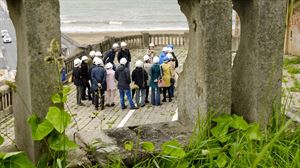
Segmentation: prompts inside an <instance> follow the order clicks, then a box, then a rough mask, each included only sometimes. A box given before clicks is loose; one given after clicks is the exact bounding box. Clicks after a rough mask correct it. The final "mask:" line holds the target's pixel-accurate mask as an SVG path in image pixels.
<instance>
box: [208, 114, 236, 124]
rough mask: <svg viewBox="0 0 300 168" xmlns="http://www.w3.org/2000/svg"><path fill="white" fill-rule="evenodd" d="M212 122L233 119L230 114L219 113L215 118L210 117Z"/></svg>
mask: <svg viewBox="0 0 300 168" xmlns="http://www.w3.org/2000/svg"><path fill="white" fill-rule="evenodd" d="M212 120H213V121H214V122H216V123H218V124H219V123H220V124H221V123H227V124H228V123H230V122H231V121H232V120H233V119H232V117H231V115H228V114H221V115H220V116H218V117H216V118H213V119H212Z"/></svg>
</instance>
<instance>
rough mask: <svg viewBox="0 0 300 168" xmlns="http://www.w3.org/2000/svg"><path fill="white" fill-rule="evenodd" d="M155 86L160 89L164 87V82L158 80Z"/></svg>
mask: <svg viewBox="0 0 300 168" xmlns="http://www.w3.org/2000/svg"><path fill="white" fill-rule="evenodd" d="M157 85H158V87H160V88H162V87H165V81H164V80H162V79H159V80H158V81H157Z"/></svg>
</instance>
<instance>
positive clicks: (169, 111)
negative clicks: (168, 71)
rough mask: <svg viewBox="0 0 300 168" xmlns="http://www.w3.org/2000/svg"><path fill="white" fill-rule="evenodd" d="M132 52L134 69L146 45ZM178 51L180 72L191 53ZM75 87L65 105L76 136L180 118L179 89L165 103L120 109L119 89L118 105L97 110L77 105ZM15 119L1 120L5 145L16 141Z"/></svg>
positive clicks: (87, 104) (71, 130)
mask: <svg viewBox="0 0 300 168" xmlns="http://www.w3.org/2000/svg"><path fill="white" fill-rule="evenodd" d="M131 53H132V57H133V60H132V64H131V66H132V67H131V69H132V70H133V69H134V64H135V62H136V60H138V59H142V58H143V56H144V55H145V53H146V49H135V50H132V51H131ZM175 53H176V55H177V57H178V60H179V63H180V65H179V68H178V69H177V72H178V73H179V72H181V71H182V64H183V62H184V60H185V58H186V56H187V50H186V49H184V48H178V49H175ZM68 85H69V86H70V87H71V93H70V94H69V96H68V101H67V103H66V104H65V108H66V110H67V111H69V112H70V113H71V114H72V116H73V122H72V124H71V126H70V128H69V129H68V130H67V131H66V132H67V135H69V136H72V135H73V134H74V133H76V132H78V131H93V130H98V129H99V130H100V129H110V128H116V127H128V126H135V125H142V124H150V123H159V122H166V121H172V120H173V121H175V120H177V118H178V113H177V103H176V102H177V101H176V93H175V98H174V99H173V101H172V102H171V103H170V102H166V103H163V105H162V106H159V107H153V106H152V105H150V104H147V105H146V106H145V107H143V108H140V109H138V110H130V109H129V108H127V109H126V110H122V109H120V105H119V101H118V100H119V97H118V93H117V94H116V97H115V102H116V106H115V107H106V108H105V109H104V110H102V111H100V110H98V111H96V110H95V108H94V106H93V105H92V103H91V101H83V104H84V105H85V106H77V105H76V90H75V87H74V85H73V84H72V83H71V84H68ZM13 125H14V119H13V117H10V118H7V119H6V120H5V121H3V122H1V126H0V134H1V135H2V136H4V138H5V142H4V144H3V145H4V146H5V145H9V144H14V141H13V140H14V127H13Z"/></svg>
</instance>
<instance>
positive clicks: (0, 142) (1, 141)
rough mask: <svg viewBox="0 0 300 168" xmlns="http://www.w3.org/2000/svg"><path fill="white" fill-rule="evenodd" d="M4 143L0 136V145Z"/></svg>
mask: <svg viewBox="0 0 300 168" xmlns="http://www.w3.org/2000/svg"><path fill="white" fill-rule="evenodd" d="M3 142H4V138H3V137H2V136H1V135H0V145H2V144H3Z"/></svg>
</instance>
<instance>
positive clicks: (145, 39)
mask: <svg viewBox="0 0 300 168" xmlns="http://www.w3.org/2000/svg"><path fill="white" fill-rule="evenodd" d="M142 39H143V42H142V46H141V47H148V45H149V43H150V34H149V33H148V32H143V33H142Z"/></svg>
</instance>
